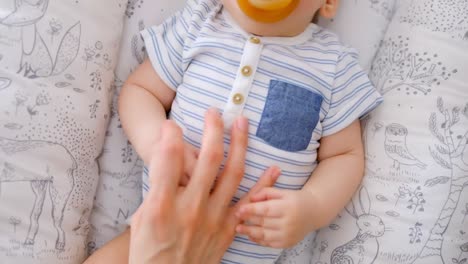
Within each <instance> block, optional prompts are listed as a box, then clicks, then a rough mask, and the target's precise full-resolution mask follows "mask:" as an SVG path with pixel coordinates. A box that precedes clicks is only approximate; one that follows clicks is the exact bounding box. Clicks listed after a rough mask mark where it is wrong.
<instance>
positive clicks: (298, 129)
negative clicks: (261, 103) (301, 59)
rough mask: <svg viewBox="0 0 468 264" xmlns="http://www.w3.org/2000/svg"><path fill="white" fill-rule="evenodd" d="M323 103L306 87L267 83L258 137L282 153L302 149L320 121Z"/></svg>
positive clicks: (320, 97)
mask: <svg viewBox="0 0 468 264" xmlns="http://www.w3.org/2000/svg"><path fill="white" fill-rule="evenodd" d="M322 101H323V98H322V96H321V95H319V94H316V93H314V92H312V91H310V90H307V89H306V88H303V87H300V86H297V85H294V84H290V83H286V82H282V81H277V80H272V81H270V88H269V90H268V96H267V99H266V103H265V108H264V110H263V114H262V118H261V120H260V124H259V125H258V129H257V134H256V135H257V137H259V138H261V139H263V140H265V141H266V142H267V143H268V144H269V145H271V146H273V147H276V148H279V149H282V150H286V151H301V150H305V149H306V148H307V146H308V145H309V142H310V139H311V137H312V132H313V131H314V129H315V126H316V125H317V122H318V120H319V114H320V107H321V105H322Z"/></svg>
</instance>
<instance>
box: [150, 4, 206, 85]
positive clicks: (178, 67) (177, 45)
mask: <svg viewBox="0 0 468 264" xmlns="http://www.w3.org/2000/svg"><path fill="white" fill-rule="evenodd" d="M198 1H199V0H188V1H187V4H186V5H185V7H184V9H182V10H181V11H179V12H177V13H175V14H174V15H173V16H172V17H170V18H168V19H167V20H166V21H164V22H163V23H162V24H161V25H157V26H152V27H149V28H147V29H145V30H143V31H142V32H141V36H142V37H143V40H144V42H145V47H146V51H147V53H148V57H149V60H150V61H151V64H152V65H153V68H154V70H155V71H156V73H157V74H158V75H159V77H160V78H161V79H162V80H163V81H164V82H165V83H166V84H167V85H168V86H169V87H170V88H171V89H173V90H174V91H175V90H176V89H177V87H178V86H179V84H180V83H181V82H182V76H183V73H184V70H185V65H184V59H183V53H184V48H185V47H186V43H187V38H188V37H189V35H190V34H191V32H190V31H191V30H193V26H192V22H193V21H192V18H193V14H194V13H196V12H197V10H196V9H197V5H198V4H199V3H198ZM200 1H203V0H200Z"/></svg>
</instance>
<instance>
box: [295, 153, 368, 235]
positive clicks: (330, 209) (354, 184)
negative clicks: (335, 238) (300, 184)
mask: <svg viewBox="0 0 468 264" xmlns="http://www.w3.org/2000/svg"><path fill="white" fill-rule="evenodd" d="M363 175H364V158H363V154H362V152H361V151H360V150H356V151H354V152H349V153H345V154H342V155H337V156H334V157H330V158H327V159H325V160H322V161H321V162H320V163H319V165H318V166H317V168H316V169H315V170H314V172H313V173H312V176H311V178H310V179H309V181H308V182H307V183H306V185H305V186H304V188H303V191H304V192H307V193H308V195H310V196H311V201H314V202H313V205H312V207H311V208H310V214H311V218H310V219H313V220H312V222H311V225H312V226H311V230H316V229H319V228H321V227H324V226H327V225H328V224H329V223H330V222H331V221H333V219H334V218H335V217H336V216H337V215H338V213H340V212H341V210H342V209H343V208H344V207H345V206H346V204H347V203H348V202H349V200H350V199H351V198H352V196H353V194H354V192H355V191H356V189H357V188H358V186H359V184H360V182H361V180H362V177H363Z"/></svg>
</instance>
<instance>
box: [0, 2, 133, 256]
mask: <svg viewBox="0 0 468 264" xmlns="http://www.w3.org/2000/svg"><path fill="white" fill-rule="evenodd" d="M126 2H127V1H124V0H118V1H115V0H100V1H94V0H76V1H49V0H28V1H21V0H7V1H1V4H0V171H1V172H0V184H1V187H2V188H1V193H0V234H1V235H0V259H1V260H2V261H0V262H2V263H82V262H83V259H84V258H85V256H86V252H85V247H84V245H85V241H86V236H87V234H88V231H89V224H88V218H89V215H90V213H91V208H92V204H93V197H94V195H95V190H96V186H97V181H98V176H99V174H98V169H99V167H98V164H97V162H96V160H97V159H98V157H99V155H100V153H101V151H102V146H103V143H104V136H105V131H106V127H107V123H108V121H109V114H110V112H109V105H110V103H111V95H112V93H113V90H112V87H111V82H112V80H113V69H114V65H115V62H116V55H117V51H118V48H119V40H120V36H121V28H122V22H123V13H124V11H125V6H126Z"/></svg>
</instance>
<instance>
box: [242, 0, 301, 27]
mask: <svg viewBox="0 0 468 264" xmlns="http://www.w3.org/2000/svg"><path fill="white" fill-rule="evenodd" d="M237 2H238V4H239V7H240V9H241V10H242V11H243V12H244V13H245V14H246V15H247V16H249V17H250V18H252V19H253V20H255V21H258V22H263V23H273V22H278V21H280V20H282V19H284V18H286V17H287V16H289V15H290V14H291V13H292V11H294V9H296V7H297V4H298V3H299V0H237Z"/></svg>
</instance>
